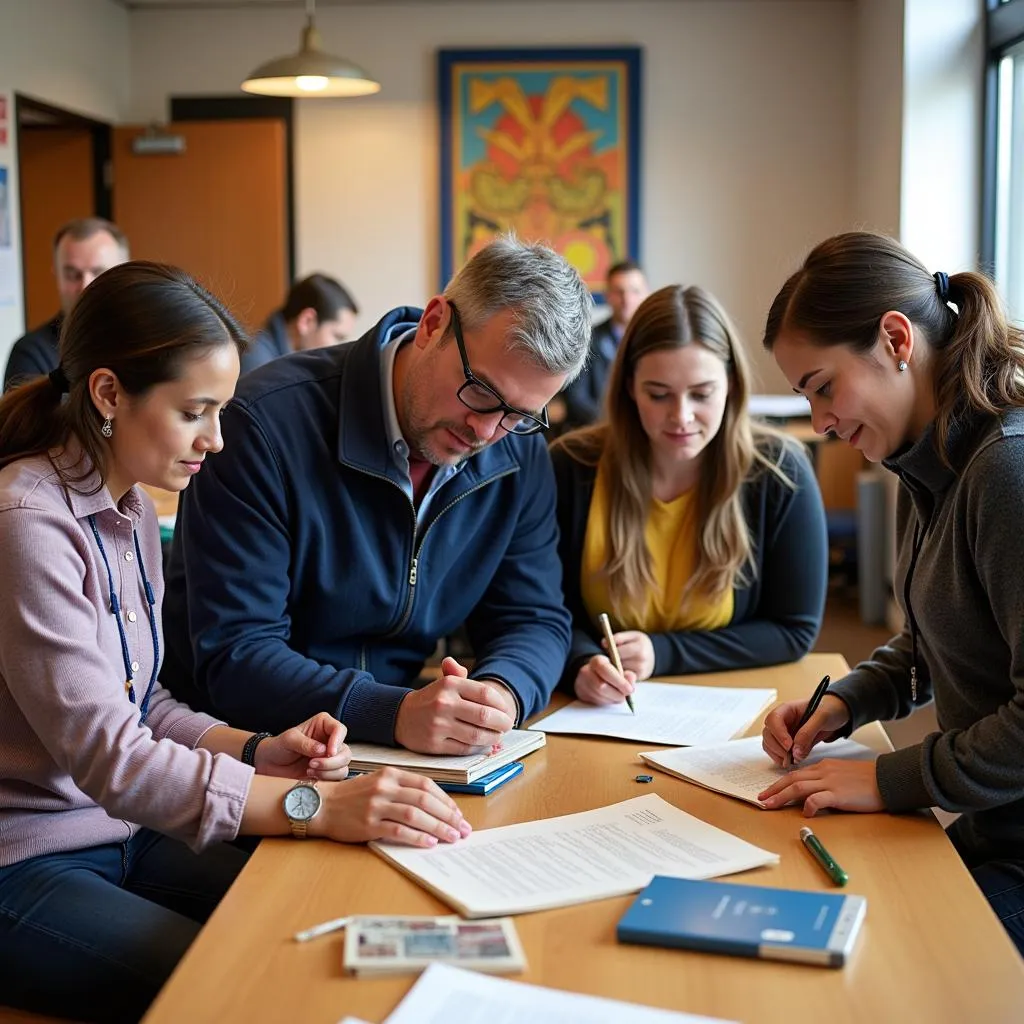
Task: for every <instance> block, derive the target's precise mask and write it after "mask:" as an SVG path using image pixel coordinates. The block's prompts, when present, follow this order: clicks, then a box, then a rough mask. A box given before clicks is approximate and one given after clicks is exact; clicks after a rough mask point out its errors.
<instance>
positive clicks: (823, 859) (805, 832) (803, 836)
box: [800, 825, 850, 885]
mask: <svg viewBox="0 0 1024 1024" xmlns="http://www.w3.org/2000/svg"><path fill="white" fill-rule="evenodd" d="M800 842H802V843H803V844H804V848H805V849H806V850H807V851H808V852H809V853H810V855H811V856H812V857H813V858H814V859H815V860H816V861H817V862H818V863H819V864H820V865H821V868H822V870H823V871H824V872H825V874H826V875H828V877H829V878H831V879H832V881H833V882H835V884H836V885H846V883H847V882H848V881H849V880H850V879H849V877H848V876H847V874H846V872H845V871H844V870H843V869H842V868H841V867H840V866H839V865H838V863H836V861H835V859H834V858H833V856H832V854H830V853H829V852H828V850H826V849H825V846H824V844H823V843H822V841H821V840H820V839H819V838H818V837H817V836H816V835H815V834H814V833H813V832H812V831H811V830H810V829H809V828H807V826H806V825H805V826H804V827H803V828H802V829H800Z"/></svg>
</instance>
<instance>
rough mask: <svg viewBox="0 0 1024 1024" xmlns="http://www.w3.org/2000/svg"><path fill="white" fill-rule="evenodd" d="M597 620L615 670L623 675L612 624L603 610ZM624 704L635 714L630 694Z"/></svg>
mask: <svg viewBox="0 0 1024 1024" xmlns="http://www.w3.org/2000/svg"><path fill="white" fill-rule="evenodd" d="M597 621H598V622H600V623H601V629H603V630H604V638H605V640H607V641H608V653H609V654H610V655H611V659H612V664H613V665H614V666H615V671H616V672H618V673H619V675H620V676H623V677H625V675H626V673H625V672H623V671H622V661H621V660H620V658H619V649H618V647H616V646H615V636H614V635H613V633H612V624H611V622H610V620H609V619H608V616H607V615H606V614H605V613H604V612H601V614H600V615H598V617H597ZM626 706H627V707H628V708H629V710H630V711H632V712H633V714H634V715H635V714H636V708H635V707H633V697H632V695H628V696H627V697H626Z"/></svg>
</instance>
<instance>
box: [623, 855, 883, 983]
mask: <svg viewBox="0 0 1024 1024" xmlns="http://www.w3.org/2000/svg"><path fill="white" fill-rule="evenodd" d="M866 910H867V901H866V900H865V899H864V897H863V896H848V895H845V894H843V893H830V892H803V891H800V890H796V889H769V888H765V887H763V886H756V885H736V884H735V883H732V882H698V881H691V880H689V879H685V878H668V877H666V876H664V875H655V876H654V878H653V879H652V880H651V883H650V885H648V886H647V888H646V889H644V890H643V891H642V892H641V893H640V894H639V895H638V896H637V897H636V899H635V900H634V902H633V905H632V906H631V907H630V908H629V910H627V911H626V913H625V915H624V916H623V917H622V920H620V921H619V927H618V931H617V935H618V939H619V941H620V942H634V943H639V944H641V945H646V946H678V947H680V948H682V949H697V950H702V951H705V952H709V953H729V954H732V955H733V956H753V957H763V958H765V959H768V960H796V961H798V962H800V963H806V964H818V965H820V966H822V967H842V966H843V964H845V963H846V958H847V957H848V956H849V955H850V951H851V950H852V949H853V944H854V942H855V941H856V939H857V933H858V932H859V931H860V926H861V922H862V921H863V920H864V914H865V911H866Z"/></svg>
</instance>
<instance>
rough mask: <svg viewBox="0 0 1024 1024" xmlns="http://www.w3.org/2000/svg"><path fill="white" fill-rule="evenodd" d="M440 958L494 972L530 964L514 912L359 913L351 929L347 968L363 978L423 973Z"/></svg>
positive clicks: (347, 932)
mask: <svg viewBox="0 0 1024 1024" xmlns="http://www.w3.org/2000/svg"><path fill="white" fill-rule="evenodd" d="M435 962H446V963H454V964H457V965H458V966H459V967H466V968H469V969H470V970H474V971H486V972H487V973H489V974H514V973H516V972H518V971H522V970H524V969H525V967H526V957H525V956H524V955H523V947H522V946H521V945H520V944H519V936H518V935H517V934H516V926H515V922H514V921H513V920H512V918H510V917H499V918H494V919H493V920H490V921H463V920H462V919H461V918H458V917H455V916H451V917H401V916H398V917H395V916H387V917H383V916H378V917H368V916H361V915H360V916H356V917H353V918H351V919H350V920H349V923H348V927H347V928H346V929H345V956H344V963H345V970H346V971H348V972H349V973H350V974H355V975H358V976H359V977H367V976H370V975H381V974H402V973H407V972H417V973H418V972H419V971H422V970H423V969H424V968H426V967H429V966H430V965H431V964H432V963H435Z"/></svg>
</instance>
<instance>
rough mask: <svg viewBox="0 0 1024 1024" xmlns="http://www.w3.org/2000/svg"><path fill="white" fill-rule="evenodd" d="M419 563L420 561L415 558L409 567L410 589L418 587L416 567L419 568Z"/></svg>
mask: <svg viewBox="0 0 1024 1024" xmlns="http://www.w3.org/2000/svg"><path fill="white" fill-rule="evenodd" d="M418 563H419V559H418V558H414V559H413V560H412V563H411V564H410V566H409V586H410V587H415V586H416V566H417V564H418Z"/></svg>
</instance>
